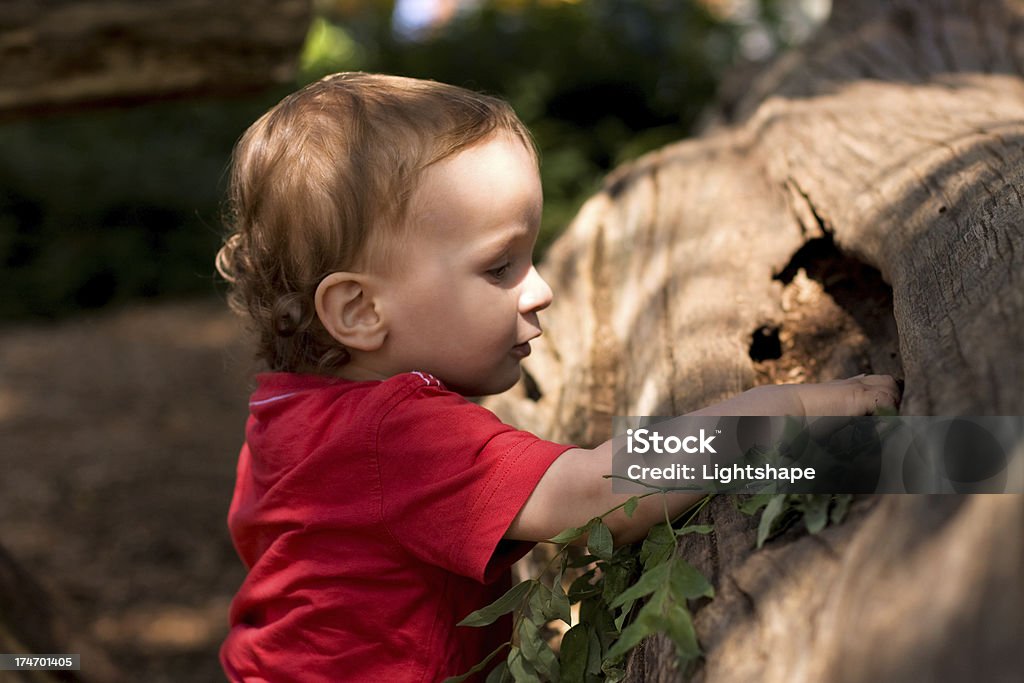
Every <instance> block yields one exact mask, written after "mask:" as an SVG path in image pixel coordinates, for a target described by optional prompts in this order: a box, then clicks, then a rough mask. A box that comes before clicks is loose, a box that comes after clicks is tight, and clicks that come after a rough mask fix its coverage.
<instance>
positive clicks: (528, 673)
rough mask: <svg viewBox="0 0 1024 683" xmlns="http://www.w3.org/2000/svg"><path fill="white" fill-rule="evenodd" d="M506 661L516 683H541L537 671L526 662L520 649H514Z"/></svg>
mask: <svg viewBox="0 0 1024 683" xmlns="http://www.w3.org/2000/svg"><path fill="white" fill-rule="evenodd" d="M506 661H507V662H508V671H509V673H510V674H512V680H514V681H515V683H538V681H540V676H538V675H537V670H536V669H534V668H533V665H532V664H530V663H529V662H528V661H526V658H525V657H523V653H522V652H521V651H520V650H519V648H518V647H513V648H512V651H511V652H509V653H508V659H507V660H506Z"/></svg>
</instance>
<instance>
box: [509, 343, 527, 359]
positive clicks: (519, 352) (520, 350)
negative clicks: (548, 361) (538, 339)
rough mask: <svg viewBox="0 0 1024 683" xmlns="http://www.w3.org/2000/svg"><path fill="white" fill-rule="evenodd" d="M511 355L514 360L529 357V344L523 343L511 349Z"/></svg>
mask: <svg viewBox="0 0 1024 683" xmlns="http://www.w3.org/2000/svg"><path fill="white" fill-rule="evenodd" d="M512 355H513V356H515V357H516V358H526V357H527V356H529V355H530V342H523V343H522V344H516V345H515V346H513V347H512Z"/></svg>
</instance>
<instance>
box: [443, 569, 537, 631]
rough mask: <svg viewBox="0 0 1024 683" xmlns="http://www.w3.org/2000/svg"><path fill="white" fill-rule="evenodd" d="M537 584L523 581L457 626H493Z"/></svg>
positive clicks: (534, 580)
mask: <svg viewBox="0 0 1024 683" xmlns="http://www.w3.org/2000/svg"><path fill="white" fill-rule="evenodd" d="M539 583H540V582H539V581H537V580H536V579H531V580H530V581H523V582H522V583H520V584H519V585H517V586H513V587H512V589H511V590H509V591H508V592H507V593H505V594H504V595H502V596H501V597H500V598H498V599H497V600H495V601H494V602H493V603H491V604H490V605H488V606H487V607H482V608H480V609H478V610H477V611H475V612H473V613H472V614H470V615H469V616H467V617H466V618H465V619H463V620H462V621H460V622H459V623H458V626H487V625H488V624H493V623H494V622H495V621H497V620H498V618H499V617H501V616H503V615H505V614H508V613H509V612H511V611H512V610H514V609H516V608H517V607H519V605H520V603H522V601H523V600H524V599H525V598H526V594H527V593H529V592H530V589H531V588H532V587H533V586H534V585H536V584H539Z"/></svg>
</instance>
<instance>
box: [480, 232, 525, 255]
mask: <svg viewBox="0 0 1024 683" xmlns="http://www.w3.org/2000/svg"><path fill="white" fill-rule="evenodd" d="M532 235H533V230H532V229H531V228H530V227H529V226H527V225H518V226H515V227H512V228H509V229H507V230H503V231H501V232H499V233H497V234H495V235H494V236H493V237H487V238H484V239H483V240H481V241H480V242H479V243H478V244H477V247H476V249H475V250H476V251H477V252H479V253H481V254H486V255H488V256H493V257H497V256H500V255H501V254H502V253H504V252H505V251H507V250H508V249H509V247H511V246H512V244H514V243H515V242H517V241H519V240H523V239H528V238H530V237H531V236H532Z"/></svg>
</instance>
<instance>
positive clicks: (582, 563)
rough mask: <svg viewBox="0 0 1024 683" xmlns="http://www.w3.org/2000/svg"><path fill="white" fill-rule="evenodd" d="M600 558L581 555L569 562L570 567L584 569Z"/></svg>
mask: <svg viewBox="0 0 1024 683" xmlns="http://www.w3.org/2000/svg"><path fill="white" fill-rule="evenodd" d="M600 559H601V558H600V557H598V556H597V555H583V556H581V557H577V558H576V559H574V560H572V561H570V562H569V565H568V566H570V567H576V568H579V567H586V566H587V565H588V564H592V563H594V562H597V561H599V560H600Z"/></svg>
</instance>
